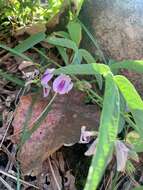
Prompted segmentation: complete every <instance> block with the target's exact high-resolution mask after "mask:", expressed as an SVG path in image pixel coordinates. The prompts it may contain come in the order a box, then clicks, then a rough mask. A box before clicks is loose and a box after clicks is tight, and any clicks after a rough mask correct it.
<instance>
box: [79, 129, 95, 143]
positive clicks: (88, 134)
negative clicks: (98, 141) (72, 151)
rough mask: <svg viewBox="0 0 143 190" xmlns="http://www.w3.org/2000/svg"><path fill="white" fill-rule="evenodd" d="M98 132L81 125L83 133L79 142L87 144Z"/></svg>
mask: <svg viewBox="0 0 143 190" xmlns="http://www.w3.org/2000/svg"><path fill="white" fill-rule="evenodd" d="M96 135H97V133H96V132H95V131H87V130H86V127H85V126H82V127H81V135H80V140H79V143H81V144H86V143H89V142H90V140H91V137H93V136H96Z"/></svg>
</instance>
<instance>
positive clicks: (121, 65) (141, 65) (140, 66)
mask: <svg viewBox="0 0 143 190" xmlns="http://www.w3.org/2000/svg"><path fill="white" fill-rule="evenodd" d="M110 68H111V70H118V69H128V70H131V71H135V72H138V73H143V60H126V61H120V62H116V63H113V64H111V65H110Z"/></svg>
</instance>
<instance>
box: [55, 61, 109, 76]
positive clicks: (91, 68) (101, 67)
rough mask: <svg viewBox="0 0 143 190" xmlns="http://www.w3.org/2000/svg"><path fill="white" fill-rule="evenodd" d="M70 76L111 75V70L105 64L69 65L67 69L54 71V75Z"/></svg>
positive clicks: (62, 68)
mask: <svg viewBox="0 0 143 190" xmlns="http://www.w3.org/2000/svg"><path fill="white" fill-rule="evenodd" d="M61 73H63V74H68V75H95V74H96V73H99V74H101V75H107V73H111V71H110V68H109V67H108V66H107V65H105V64H97V63H91V64H81V65H78V64H75V65H72V64H71V65H68V66H65V67H61V68H59V69H56V70H55V71H54V74H56V75H59V74H61Z"/></svg>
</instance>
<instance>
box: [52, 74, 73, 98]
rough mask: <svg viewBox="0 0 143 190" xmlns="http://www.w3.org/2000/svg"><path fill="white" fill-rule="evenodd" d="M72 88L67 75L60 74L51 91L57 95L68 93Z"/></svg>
mask: <svg viewBox="0 0 143 190" xmlns="http://www.w3.org/2000/svg"><path fill="white" fill-rule="evenodd" d="M72 87H73V83H72V82H71V78H70V77H69V76H67V75H64V74H61V75H60V76H58V77H57V78H56V79H55V80H54V82H53V90H54V91H55V92H56V93H59V94H66V93H68V92H69V91H70V90H71V89H72Z"/></svg>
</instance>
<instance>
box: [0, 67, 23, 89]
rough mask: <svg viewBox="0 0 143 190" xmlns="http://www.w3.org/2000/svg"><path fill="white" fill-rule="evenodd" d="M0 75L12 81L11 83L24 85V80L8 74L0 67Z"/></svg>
mask: <svg viewBox="0 0 143 190" xmlns="http://www.w3.org/2000/svg"><path fill="white" fill-rule="evenodd" d="M0 76H2V77H3V78H4V79H6V80H8V81H10V82H12V83H15V84H17V85H19V86H24V84H25V82H24V81H23V80H21V79H19V78H17V77H15V76H14V75H12V74H10V73H7V72H4V71H3V70H1V69H0Z"/></svg>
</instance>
